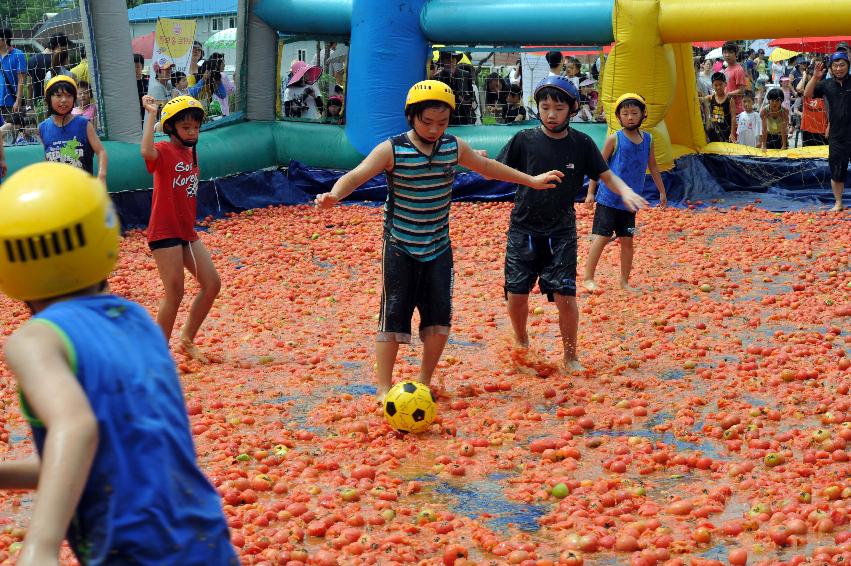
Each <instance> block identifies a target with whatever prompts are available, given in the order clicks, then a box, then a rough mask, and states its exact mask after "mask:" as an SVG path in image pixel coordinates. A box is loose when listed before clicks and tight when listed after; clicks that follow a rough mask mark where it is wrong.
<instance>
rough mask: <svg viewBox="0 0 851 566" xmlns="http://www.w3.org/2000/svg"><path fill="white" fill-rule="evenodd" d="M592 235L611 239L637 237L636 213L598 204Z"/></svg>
mask: <svg viewBox="0 0 851 566" xmlns="http://www.w3.org/2000/svg"><path fill="white" fill-rule="evenodd" d="M591 233H592V234H595V235H597V236H605V237H606V238H610V237H611V236H612V234H615V235H616V236H617V237H618V238H632V237H633V235H635V213H634V212H630V211H628V210H622V209H620V208H614V207H611V206H606V205H605V204H600V203H597V205H596V206H595V210H594V224H593V225H592V226H591Z"/></svg>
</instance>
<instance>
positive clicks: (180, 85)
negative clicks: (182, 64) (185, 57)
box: [171, 71, 189, 96]
mask: <svg viewBox="0 0 851 566" xmlns="http://www.w3.org/2000/svg"><path fill="white" fill-rule="evenodd" d="M171 86H172V87H173V89H172V92H173V93H174V96H186V95H188V94H189V79H187V78H186V73H184V72H183V71H175V72H174V74H173V75H172V76H171Z"/></svg>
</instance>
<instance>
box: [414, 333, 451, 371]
mask: <svg viewBox="0 0 851 566" xmlns="http://www.w3.org/2000/svg"><path fill="white" fill-rule="evenodd" d="M432 328H434V327H432ZM426 330H428V329H426ZM421 338H422V341H423V359H422V363H421V364H420V376H419V378H418V381H419V382H420V383H424V384H426V385H429V384H430V383H431V376H432V375H434V368H436V367H437V362H439V361H440V356H441V355H442V354H443V349H444V348H445V347H446V342H447V341H448V340H449V335H448V334H437V333H428V334H424V335H422V336H421Z"/></svg>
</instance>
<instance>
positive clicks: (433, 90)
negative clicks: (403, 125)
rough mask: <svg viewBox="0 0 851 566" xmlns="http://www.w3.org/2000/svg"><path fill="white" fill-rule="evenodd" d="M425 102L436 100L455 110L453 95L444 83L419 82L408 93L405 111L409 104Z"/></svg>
mask: <svg viewBox="0 0 851 566" xmlns="http://www.w3.org/2000/svg"><path fill="white" fill-rule="evenodd" d="M426 100H437V101H440V102H445V103H446V104H448V105H449V107H450V108H452V109H453V110H455V93H454V92H452V89H451V88H449V86H447V84H446V83H443V82H440V81H433V80H428V81H420V82H418V83H417V84H415V85H414V86H412V87H411V89H410V90H409V91H408V98H407V99H406V100H405V110H407V109H408V106H410V105H411V104H416V103H417V102H424V101H426Z"/></svg>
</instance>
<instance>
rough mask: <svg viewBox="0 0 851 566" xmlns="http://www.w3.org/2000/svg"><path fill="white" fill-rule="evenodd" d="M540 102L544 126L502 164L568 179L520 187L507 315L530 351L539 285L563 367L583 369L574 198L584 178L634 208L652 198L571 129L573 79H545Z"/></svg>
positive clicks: (518, 141)
mask: <svg viewBox="0 0 851 566" xmlns="http://www.w3.org/2000/svg"><path fill="white" fill-rule="evenodd" d="M535 103H536V104H537V105H538V117H539V119H540V120H541V127H540V128H533V129H528V130H522V131H520V132H517V134H515V135H514V137H513V138H511V141H509V142H508V145H506V146H505V147H504V148H503V149H502V152H500V155H499V157H497V160H498V161H502V162H503V163H505V164H506V165H508V166H510V167H513V168H515V169H518V170H520V171H523V172H525V173H528V174H530V175H535V174H537V173H541V172H544V171H548V170H550V169H557V170H560V171H561V172H562V173H564V179H562V181H561V183H559V184H558V185H556V188H554V189H552V190H549V191H534V190H532V189H530V188H529V187H524V186H518V187H517V192H516V194H515V196H514V208H513V209H512V211H511V222H510V225H509V229H508V243H507V246H506V251H505V294H506V298H507V300H508V316H509V317H510V318H511V326H512V328H513V329H514V340H515V343H516V345H517V346H518V347H521V348H526V347H528V345H529V335H528V334H527V332H526V319H527V316H528V314H529V293H530V292H531V291H532V288H533V287H534V286H535V282H536V281H538V286H539V288H540V290H541V293H543V294H546V295H547V298H548V299H549V300H550V301H555V303H556V306H557V307H558V313H559V329H560V330H561V337H562V343H563V346H564V365H565V369H567V370H568V371H581V370H582V369H583V368H582V365H581V364H580V363H579V360H578V358H577V355H576V334H577V331H578V328H579V309H578V307H577V305H576V252H577V245H576V213H575V212H574V210H573V203H574V201H575V200H576V194H577V192H578V191H579V189H580V188H581V187H582V185H583V183H584V180H585V176H586V175H587V176H588V177H590V178H592V179H595V180H597V179H603V180H604V181H605V182H606V185H607V186H612V184H613V186H614V187H615V191H616V192H617V193H618V194H620V195H621V198H622V199H623V201H624V204H626V206H627V207H628V208H630V209H631V210H637V209H639V208H643V207H645V206H647V201H645V200H644V199H643V198H641V197H640V196H638V195H637V194H636V193H635V192H634V191H633V190H632V189H631V188H629V187H628V186H627V185H626V184H625V183H624V182H623V181H622V180H621V179H620V178H619V177H618V176H617V175H615V174H614V173H612V172H611V171H610V170H609V166H608V165H607V164H606V162H605V160H604V159H603V156H602V155H601V154H600V150H599V148H597V146H596V144H595V143H594V142H593V140H591V138H590V137H588V136H587V135H586V134H584V133H582V132H579V131H576V130H571V129H569V127H568V126H569V122H570V117H571V116H572V115H573V114H575V113H576V111H577V110H578V109H579V91H578V90H577V89H576V87H574V86H573V83H572V82H571V81H570V79H568V78H567V77H559V76H552V75H551V76H548V77H547V78H545V79H544V80H543V81H541V83H540V84H539V85H538V86H537V88H536V89H535ZM545 193H546V194H545Z"/></svg>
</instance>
